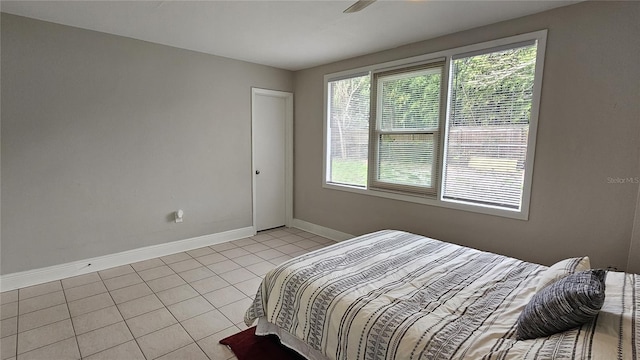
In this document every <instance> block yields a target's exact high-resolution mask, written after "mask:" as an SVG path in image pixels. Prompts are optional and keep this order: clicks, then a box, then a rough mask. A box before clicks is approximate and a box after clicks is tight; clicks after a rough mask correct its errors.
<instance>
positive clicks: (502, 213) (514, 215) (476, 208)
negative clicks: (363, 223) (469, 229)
mask: <svg viewBox="0 0 640 360" xmlns="http://www.w3.org/2000/svg"><path fill="white" fill-rule="evenodd" d="M322 187H323V188H325V189H330V190H338V191H346V192H350V193H355V194H361V195H368V196H376V197H381V198H386V199H393V200H399V201H406V202H411V203H416V204H423V205H429V206H438V207H443V208H447V209H454V210H462V211H467V212H474V213H479V214H484V215H493V216H499V217H504V218H510V219H517V220H525V221H526V220H529V214H528V209H526V208H524V206H523V209H522V210H520V211H518V210H507V209H503V208H499V207H494V206H489V205H477V204H471V203H466V202H463V201H454V200H438V199H437V198H436V197H427V196H417V195H407V194H400V193H396V192H391V191H380V190H372V189H365V188H362V187H358V186H349V185H338V184H331V183H326V182H325V183H323V184H322Z"/></svg>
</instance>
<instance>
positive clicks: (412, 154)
mask: <svg viewBox="0 0 640 360" xmlns="http://www.w3.org/2000/svg"><path fill="white" fill-rule="evenodd" d="M443 66H444V63H443V62H441V61H439V62H435V63H429V64H423V65H418V66H412V67H408V68H403V69H398V70H392V71H386V72H382V73H377V74H375V75H374V80H375V84H376V85H375V86H376V88H375V97H374V98H375V99H376V104H375V109H374V114H372V116H374V117H375V119H376V128H375V130H374V131H373V134H372V145H373V149H374V151H373V166H374V169H373V170H374V171H373V172H372V174H371V178H372V181H371V183H370V186H371V187H373V188H380V189H388V190H395V191H403V192H414V193H422V194H435V184H436V179H437V169H438V164H437V148H438V143H439V140H438V139H439V124H440V116H441V113H440V108H441V107H440V99H441V92H442V86H441V85H442V84H441V81H442V69H443Z"/></svg>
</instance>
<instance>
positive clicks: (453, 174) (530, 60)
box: [443, 44, 536, 209]
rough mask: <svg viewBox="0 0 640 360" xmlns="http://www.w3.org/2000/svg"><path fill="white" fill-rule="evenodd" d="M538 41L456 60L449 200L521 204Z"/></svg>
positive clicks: (448, 159)
mask: <svg viewBox="0 0 640 360" xmlns="http://www.w3.org/2000/svg"><path fill="white" fill-rule="evenodd" d="M535 64H536V44H533V45H528V46H523V47H519V48H514V49H509V50H504V51H497V52H493V53H488V54H482V55H477V56H470V57H465V58H460V59H456V60H454V61H453V64H452V65H453V72H452V80H451V81H452V85H451V86H452V89H451V99H450V101H451V110H450V117H449V128H448V131H447V140H448V142H447V156H446V159H445V174H444V175H445V179H444V193H443V198H445V199H456V200H463V201H468V202H475V203H479V204H488V205H495V206H499V207H504V208H510V209H520V206H521V203H522V192H523V185H524V168H525V162H526V160H527V159H526V155H527V139H528V135H529V119H530V116H531V100H532V93H533V80H534V74H535Z"/></svg>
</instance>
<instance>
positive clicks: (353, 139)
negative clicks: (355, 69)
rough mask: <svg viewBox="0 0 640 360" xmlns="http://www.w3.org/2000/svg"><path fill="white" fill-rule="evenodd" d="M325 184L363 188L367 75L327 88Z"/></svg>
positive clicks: (367, 117) (367, 133)
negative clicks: (326, 161)
mask: <svg viewBox="0 0 640 360" xmlns="http://www.w3.org/2000/svg"><path fill="white" fill-rule="evenodd" d="M328 98H329V102H328V103H329V104H328V105H329V106H328V111H327V113H328V115H329V119H328V123H329V124H328V134H327V138H328V144H329V164H328V165H329V166H328V169H329V171H328V175H329V176H328V179H327V180H328V181H329V182H331V183H334V184H343V185H352V186H359V187H365V186H366V185H367V159H368V158H367V154H368V151H369V74H366V75H360V76H355V77H351V78H347V79H340V80H334V81H331V82H329V86H328Z"/></svg>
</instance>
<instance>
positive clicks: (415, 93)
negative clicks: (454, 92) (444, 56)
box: [378, 68, 441, 131]
mask: <svg viewBox="0 0 640 360" xmlns="http://www.w3.org/2000/svg"><path fill="white" fill-rule="evenodd" d="M440 72H441V69H440V68H436V69H429V70H422V71H414V72H411V73H406V74H399V75H392V76H385V77H382V78H380V80H379V86H381V87H382V89H381V90H380V89H379V90H378V91H382V104H379V108H378V111H381V114H380V115H381V124H380V129H381V130H384V131H394V130H403V129H413V130H424V129H436V128H437V127H438V120H439V116H440V78H441V76H440Z"/></svg>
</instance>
